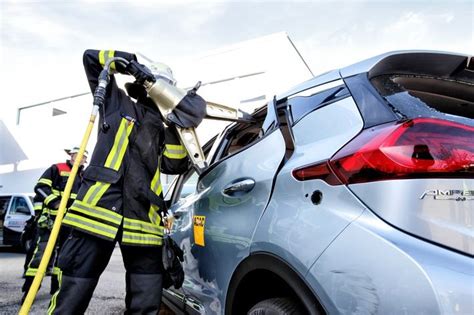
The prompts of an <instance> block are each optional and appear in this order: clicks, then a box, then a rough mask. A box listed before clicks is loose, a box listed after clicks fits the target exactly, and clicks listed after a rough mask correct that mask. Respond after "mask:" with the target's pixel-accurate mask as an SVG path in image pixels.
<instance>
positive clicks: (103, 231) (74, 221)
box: [63, 212, 118, 240]
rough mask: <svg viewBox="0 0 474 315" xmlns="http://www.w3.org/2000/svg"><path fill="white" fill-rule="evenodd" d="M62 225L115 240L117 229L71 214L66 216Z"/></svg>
mask: <svg viewBox="0 0 474 315" xmlns="http://www.w3.org/2000/svg"><path fill="white" fill-rule="evenodd" d="M63 224H66V225H69V226H73V227H76V228H79V229H82V230H85V231H88V232H91V233H94V234H96V235H101V236H105V237H106V238H110V239H112V240H113V239H115V235H116V234H117V231H118V228H116V227H113V226H110V225H106V224H104V223H101V222H97V221H94V220H91V219H88V218H83V217H81V216H78V215H75V214H73V213H70V212H69V213H68V214H66V217H65V218H64V220H63Z"/></svg>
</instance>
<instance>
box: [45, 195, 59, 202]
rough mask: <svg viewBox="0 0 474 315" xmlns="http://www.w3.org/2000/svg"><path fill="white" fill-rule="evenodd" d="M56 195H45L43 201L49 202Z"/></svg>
mask: <svg viewBox="0 0 474 315" xmlns="http://www.w3.org/2000/svg"><path fill="white" fill-rule="evenodd" d="M56 197H57V196H55V195H52V194H51V195H49V196H48V197H46V199H45V200H44V203H49V202H50V201H51V200H53V199H54V198H56Z"/></svg>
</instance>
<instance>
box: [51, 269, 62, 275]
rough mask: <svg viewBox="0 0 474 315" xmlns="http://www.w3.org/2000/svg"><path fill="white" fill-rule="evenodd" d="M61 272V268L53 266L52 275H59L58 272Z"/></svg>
mask: <svg viewBox="0 0 474 315" xmlns="http://www.w3.org/2000/svg"><path fill="white" fill-rule="evenodd" d="M60 272H61V269H59V267H53V275H56V276H57V275H59V273H60Z"/></svg>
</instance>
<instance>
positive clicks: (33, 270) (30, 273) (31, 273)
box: [25, 268, 38, 277]
mask: <svg viewBox="0 0 474 315" xmlns="http://www.w3.org/2000/svg"><path fill="white" fill-rule="evenodd" d="M37 272H38V268H28V270H27V271H26V273H25V276H31V277H34V276H36V273H37Z"/></svg>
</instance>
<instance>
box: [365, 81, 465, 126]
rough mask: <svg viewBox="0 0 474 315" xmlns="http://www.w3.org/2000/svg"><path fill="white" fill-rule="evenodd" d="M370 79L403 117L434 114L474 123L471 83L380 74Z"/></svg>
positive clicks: (441, 117) (432, 115)
mask: <svg viewBox="0 0 474 315" xmlns="http://www.w3.org/2000/svg"><path fill="white" fill-rule="evenodd" d="M371 82H372V84H373V85H374V87H375V88H376V89H377V90H378V92H379V93H380V95H381V96H382V97H384V98H385V100H386V101H387V102H388V103H389V104H390V106H391V107H392V109H393V110H394V112H396V113H397V114H399V115H401V116H402V117H405V118H416V117H434V118H440V119H446V120H451V121H457V122H459V123H462V124H466V125H470V126H474V82H469V81H461V80H450V79H443V78H434V77H427V76H418V75H382V76H378V77H375V78H373V79H372V80H371Z"/></svg>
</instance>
